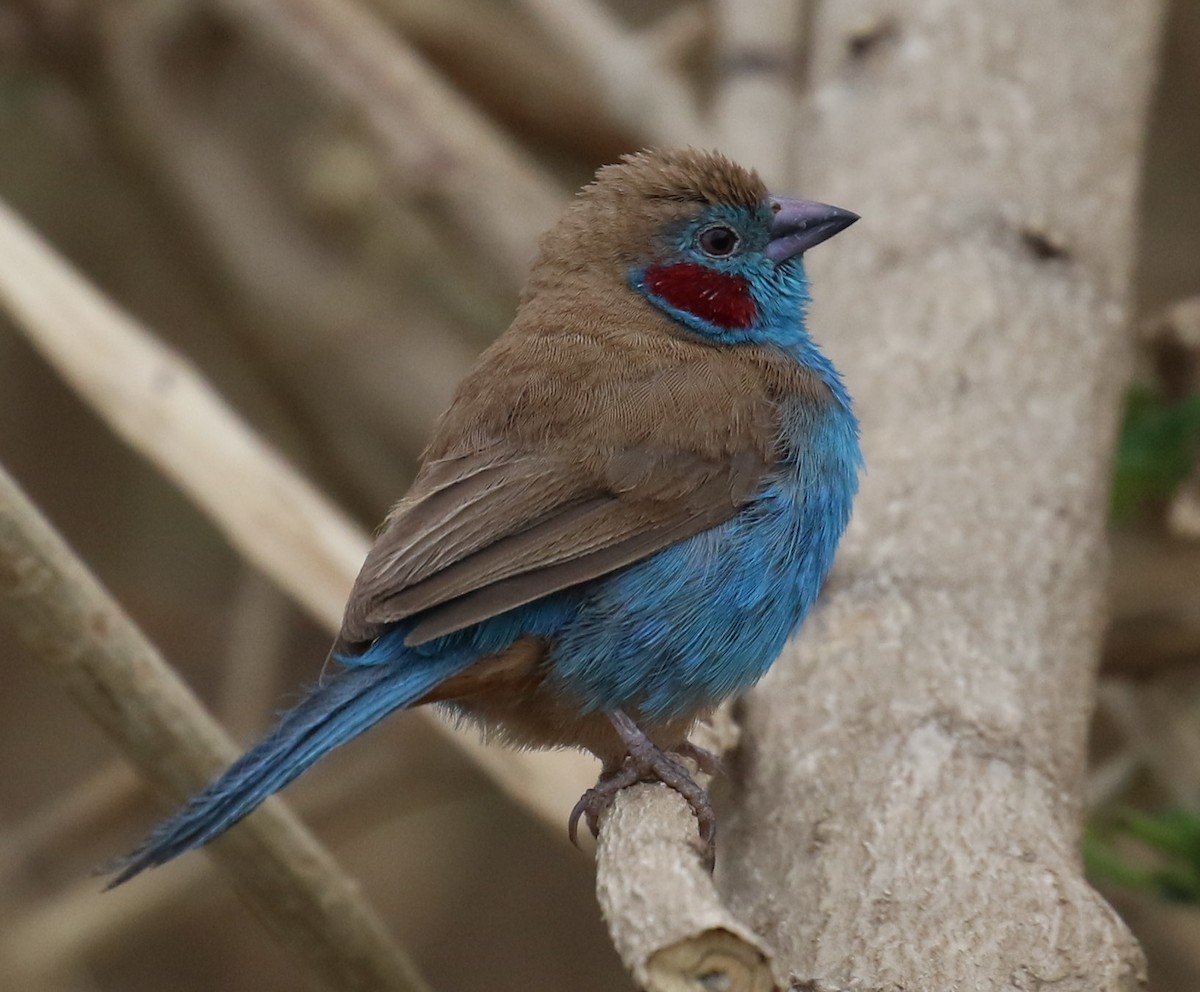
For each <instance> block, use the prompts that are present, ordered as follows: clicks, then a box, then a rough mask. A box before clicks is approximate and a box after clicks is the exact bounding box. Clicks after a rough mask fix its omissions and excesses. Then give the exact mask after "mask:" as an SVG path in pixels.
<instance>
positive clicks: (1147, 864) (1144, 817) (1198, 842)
mask: <svg viewBox="0 0 1200 992" xmlns="http://www.w3.org/2000/svg"><path fill="white" fill-rule="evenodd" d="M1083 857H1084V863H1085V865H1086V866H1087V871H1088V874H1089V875H1090V876H1091V877H1092V879H1093V880H1094V881H1096V882H1100V883H1108V884H1111V885H1117V886H1121V887H1123V888H1131V889H1140V890H1142V891H1146V892H1150V893H1152V894H1154V895H1155V896H1157V897H1158V898H1160V899H1164V900H1166V901H1168V902H1175V903H1186V904H1190V905H1195V906H1200V814H1198V813H1196V812H1194V811H1191V810H1183V809H1167V810H1162V811H1159V812H1156V813H1143V812H1140V811H1138V810H1133V809H1123V810H1120V811H1118V812H1116V813H1114V814H1110V815H1108V816H1106V817H1102V818H1098V819H1097V820H1096V821H1094V822H1093V823H1092V824H1091V825H1090V826H1089V827H1088V829H1087V831H1086V833H1085V835H1084V842H1083Z"/></svg>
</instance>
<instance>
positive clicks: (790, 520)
mask: <svg viewBox="0 0 1200 992" xmlns="http://www.w3.org/2000/svg"><path fill="white" fill-rule="evenodd" d="M789 420H790V423H788V424H787V426H786V428H785V437H784V438H783V442H784V446H785V449H788V454H787V457H786V459H785V460H784V462H783V463H782V464H781V466H780V468H779V469H778V471H777V472H776V474H774V475H773V476H772V477H771V478H770V479H769V480H768V482H767V483H766V484H765V485H764V487H763V489H762V490H761V492H760V494H759V495H758V497H757V498H756V499H755V500H754V501H753V502H751V503H750V504H748V505H747V506H746V507H744V508H743V509H742V510H741V511H740V512H739V513H738V514H737V515H736V516H734V517H733V518H732V519H730V520H728V521H727V522H726V523H724V524H722V525H720V526H718V527H714V528H713V529H711V530H709V531H706V532H704V533H702V534H699V535H697V536H695V537H693V538H690V539H689V540H686V541H682V542H680V543H679V544H676V545H673V546H672V547H670V548H667V549H666V550H664V551H661V552H659V553H658V554H656V555H654V556H653V557H651V558H648V559H647V560H645V561H643V562H639V563H638V564H636V565H632V566H630V567H628V568H626V569H624V570H622V571H620V572H618V573H615V574H613V575H611V576H608V577H606V578H605V579H603V580H600V581H597V582H596V583H594V584H592V585H591V586H590V587H587V588H586V589H585V590H582V593H583V595H582V599H581V601H579V603H578V608H577V611H575V612H574V615H573V616H572V617H571V618H570V619H569V620H567V621H566V622H565V623H564V624H563V626H562V627H560V628H559V630H558V632H557V637H556V638H555V646H554V648H553V651H552V654H551V657H550V666H549V668H550V676H549V677H550V679H551V680H552V682H553V683H554V684H555V685H556V686H557V688H559V689H560V690H561V691H562V692H563V693H564V694H566V695H567V696H569V697H573V698H575V699H577V700H578V701H579V702H580V705H581V706H582V708H583V709H584V711H585V712H591V711H596V710H606V709H612V708H614V707H621V708H623V709H626V710H627V711H629V712H631V713H632V714H636V715H638V716H640V717H641V718H643V719H649V720H654V719H663V718H670V717H678V716H684V715H686V714H688V713H690V712H693V711H695V710H697V709H701V708H706V707H710V706H712V705H715V704H716V703H717V702H719V701H720V700H722V699H724V698H726V697H727V696H729V695H732V694H734V693H737V692H740V691H742V690H744V689H746V688H748V687H749V686H751V685H753V684H754V683H755V682H756V681H758V679H759V678H761V677H762V675H763V674H764V673H765V672H766V670H767V669H768V668H769V667H770V665H771V663H772V662H773V661H774V660H775V658H776V657H777V656H778V654H779V652H780V651H781V650H782V648H783V645H784V643H785V641H786V640H787V638H788V637H789V636H790V635H791V634H792V633H793V632H794V631H795V630H796V628H797V627H798V626H799V625H800V623H801V621H802V620H803V619H804V616H805V614H806V613H807V612H808V609H809V607H810V606H811V605H812V603H813V601H814V600H815V599H816V597H817V593H818V592H819V591H820V587H821V583H822V582H823V580H824V578H825V574H826V573H827V572H828V570H829V567H830V565H831V564H832V562H833V556H834V552H835V550H836V547H837V543H838V540H839V538H840V537H841V535H842V531H843V530H844V529H845V526H846V523H847V521H848V519H849V516H850V505H851V500H852V499H853V496H854V492H855V490H856V489H857V479H858V472H859V468H860V464H861V459H860V455H859V449H858V434H857V424H856V422H855V420H854V417H853V415H852V414H851V413H850V411H849V409H848V407H847V406H844V405H843V404H842V403H840V402H836V401H835V402H832V403H830V404H828V405H822V406H821V407H820V408H818V409H814V408H813V407H812V406H811V405H808V406H799V405H797V407H796V409H795V410H794V411H792V413H791V415H790V417H789Z"/></svg>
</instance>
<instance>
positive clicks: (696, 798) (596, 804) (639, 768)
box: [567, 710, 720, 867]
mask: <svg viewBox="0 0 1200 992" xmlns="http://www.w3.org/2000/svg"><path fill="white" fill-rule="evenodd" d="M609 718H610V719H611V720H612V722H613V726H615V727H616V729H617V733H619V734H620V735H621V739H622V740H623V741H624V742H625V746H626V749H627V751H626V755H625V759H624V761H622V762H621V763H620V764H614V765H611V766H606V767H605V768H604V769H603V770H602V771H601V773H600V779H599V781H597V782H596V784H595V785H594V786H593V787H592V788H590V789H588V790H587V792H585V793H584V794H583V795H582V796H581V797H580V798H579V802H577V803H576V804H575V808H574V809H573V810H571V816H570V819H569V820H568V821H567V834H568V836H569V837H570V838H571V842H572V843H573V844H575V845H576V846H578V839H577V838H578V830H579V819H580V817H584V818H585V819H586V820H587V825H588V829H589V830H591V832H592V836H593V837H597V836H599V833H600V814H602V813H603V812H605V811H606V810H607V809H608V808H609V807H610V806H611V805H612V803H613V800H614V799H615V798H616V795H617V793H618V792H620V791H621V790H622V789H624V788H626V787H628V786H630V785H633V784H634V783H635V782H661V783H662V784H663V785H666V786H668V787H669V788H672V789H674V790H675V791H676V792H677V793H679V795H680V796H682V797H683V799H684V801H685V802H687V804H688V805H689V806H690V807H691V809H692V812H693V813H694V814H695V815H696V823H697V825H698V828H699V838H698V841H699V843H698V845H697V846H698V848H699V851H700V854H701V856H702V857H703V858H704V859H705V861H706V862H707V863H708V864H709V866H710V867H711V866H712V863H713V854H714V849H715V844H714V841H715V838H716V833H717V818H716V814H714V813H713V808H712V804H711V803H710V802H709V799H708V793H706V792H705V791H704V790H703V789H702V788H700V786H699V785H697V784H696V782H695V780H694V779H693V778H692V777H691V775H689V774H688V772H687V769H686V768H684V767H683V765H681V764H680V763H679V762H678V761H677V760H676V759H675V758H673V757H672V756H671V754H670V753H668V752H666V751H664V750H662V749H661V748H660V747H658V746H657V745H656V744H655V743H654V742H653V741H651V740H650V738H649V737H647V736H646V735H645V734H644V733H642V731H641V730H640V729H639V728H638V726H637V725H636V724H635V723H634V722H633V721H632V720H631V719H629V717H627V716H626V715H625V714H624V713H622V712H621V711H620V710H617V711H614V712H613V713H611V714H610V715H609ZM675 753H677V754H679V755H681V756H683V757H687V758H691V759H692V760H693V761H695V762H696V764H698V765H699V766H700V767H701V768H702V769H704V770H705V771H707V772H710V773H711V772H712V771H715V770H717V769H719V768H720V761H719V759H717V757H716V755H714V754H712V753H711V752H709V751H705V750H704V749H703V748H698V747H695V745H692V744H687V743H685V744H684V745H683V746H682V747H680V748H677V749H676V750H675Z"/></svg>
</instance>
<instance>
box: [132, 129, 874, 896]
mask: <svg viewBox="0 0 1200 992" xmlns="http://www.w3.org/2000/svg"><path fill="white" fill-rule="evenodd" d="M858 219H859V218H858V216H857V215H856V214H854V213H852V212H850V211H848V210H844V209H841V208H838V207H833V206H830V205H828V204H824V203H817V202H814V201H808V200H799V199H792V198H789V197H785V196H777V195H774V194H772V193H770V192H768V190H767V188H766V187H765V185H764V183H763V181H762V180H761V178H760V177H759V175H758V174H757V173H756V172H755V171H754V170H752V169H747V168H744V167H742V166H740V165H738V164H737V163H735V162H733V161H732V160H730V159H729V158H727V157H725V156H724V155H722V154H720V153H718V152H711V151H702V150H698V149H691V148H689V149H666V150H664V149H648V150H644V151H641V152H637V153H633V154H629V155H626V156H624V157H622V158H621V159H620V160H619V161H618V162H617V163H615V164H612V165H606V166H604V167H602V168H600V169H599V170H598V171H597V172H596V174H595V178H594V180H593V181H592V182H590V183H589V184H588V185H586V186H584V187H583V189H582V190H581V191H580V192H579V194H578V195H577V196H576V197H575V199H574V200H573V201H572V202H571V203H570V204H569V206H568V207H567V208H566V210H565V211H564V213H563V214H562V216H561V218H560V219H559V220H558V222H557V224H556V225H555V226H554V227H552V228H551V229H550V230H549V231H548V232H547V233H546V234H545V235H544V236H543V238H542V240H541V242H540V245H539V248H538V252H537V256H536V259H535V261H534V263H533V265H532V268H531V270H530V273H529V277H528V280H527V282H526V284H525V287H524V289H523V290H522V292H521V295H520V297H519V301H518V306H517V312H516V315H515V317H514V319H513V321H512V323H511V325H510V326H509V327H508V328H507V330H505V331H504V333H502V334H501V335H500V336H499V337H498V338H497V339H496V340H495V341H494V342H493V343H492V344H491V346H490V347H488V348H487V349H486V351H485V352H484V353H483V354H482V356H481V358H480V359H479V361H478V363H477V364H476V365H475V366H474V368H473V370H472V371H470V372H469V373H468V374H467V376H466V377H465V379H464V380H463V381H462V382H461V383H460V385H459V386H458V388H457V391H456V392H455V394H454V397H453V400H452V402H451V404H450V406H449V408H448V409H447V410H446V411H445V413H443V414H442V416H441V418H440V419H439V420H438V421H437V424H436V426H435V428H434V430H433V434H432V438H431V440H430V441H429V444H428V446H427V447H426V448H425V450H424V452H423V454H422V455H421V460H420V467H419V471H418V473H417V475H416V477H415V480H414V482H413V484H412V486H411V488H410V489H409V491H408V492H407V493H406V494H405V495H404V496H403V498H401V499H400V500H399V502H398V503H396V504H395V506H394V507H393V508H392V510H391V511H390V512H389V514H388V515H387V517H386V519H385V521H384V522H383V524H382V525H381V527H380V529H379V530H378V532H377V534H376V537H375V541H374V544H373V546H372V547H371V549H370V551H369V553H368V555H367V557H366V560H365V562H364V564H363V566H362V570H361V572H360V573H359V575H358V578H357V580H356V581H355V583H354V586H353V588H352V590H351V593H350V595H349V599H348V601H347V603H346V607H345V614H344V618H343V622H342V626H341V630H340V632H339V634H338V636H337V639H336V641H335V643H334V645H333V648H332V649H331V652H330V659H329V661H330V665H329V667H330V668H332V669H333V671H332V674H330V675H328V676H323V677H322V678H321V679H320V680H319V681H318V682H317V683H316V684H315V685H314V686H313V687H312V688H311V689H310V690H308V692H307V694H305V695H304V696H303V697H302V699H301V701H300V702H299V703H298V704H297V705H296V706H294V707H293V708H292V709H290V710H288V711H287V712H285V713H283V714H282V716H281V717H280V718H279V720H278V722H277V723H276V725H275V726H274V728H273V729H272V730H270V731H269V732H268V733H267V735H266V736H265V737H263V738H262V740H260V741H259V742H258V743H257V744H255V745H253V746H252V747H251V748H250V749H249V750H248V751H247V752H246V753H245V754H244V755H243V756H242V757H241V758H240V759H238V760H237V761H236V762H235V763H234V764H233V765H231V766H230V767H229V768H228V770H226V771H225V772H224V773H223V774H222V775H220V776H219V777H218V778H216V779H215V780H214V781H213V782H212V783H210V784H209V785H208V786H207V787H206V788H204V789H203V790H202V791H200V792H199V793H197V794H196V795H194V796H193V797H192V798H191V799H190V800H189V801H188V802H187V803H186V804H185V805H184V806H182V807H181V808H180V809H179V810H178V811H177V812H176V813H174V814H173V815H171V816H169V817H168V818H167V819H165V820H164V821H162V822H161V823H160V824H159V825H158V826H157V827H155V828H154V829H153V830H152V831H151V832H150V833H149V834H148V836H147V837H146V838H145V840H144V841H143V842H142V843H141V845H140V846H138V847H137V848H136V849H135V850H134V851H133V852H132V853H131V854H129V855H128V856H126V857H125V858H123V859H121V860H119V861H118V862H116V863H115V864H114V865H112V866H110V871H111V874H112V877H111V881H110V883H109V887H112V886H115V885H119V884H121V883H123V882H125V881H128V880H129V879H130V878H132V877H133V876H135V875H137V874H138V873H139V872H141V871H143V870H144V869H146V868H149V867H151V866H156V865H161V864H163V863H165V862H167V861H169V860H171V859H173V858H175V857H176V856H178V855H180V854H182V853H183V852H185V851H187V850H189V849H192V848H195V847H199V846H201V845H203V844H205V843H207V842H209V841H211V840H212V839H213V838H215V837H217V836H218V835H219V834H221V833H223V832H224V831H225V830H227V829H229V828H230V827H231V826H233V825H234V824H235V823H237V822H238V821H239V820H240V819H242V818H243V817H244V816H246V815H247V814H249V813H250V812H251V811H252V810H254V809H255V807H257V806H258V805H259V804H260V803H261V802H263V801H264V800H265V799H266V798H267V797H268V796H269V795H271V794H272V793H274V792H276V791H278V790H279V789H281V788H283V787H284V786H285V785H287V784H288V783H289V782H291V781H292V780H293V779H295V778H296V777H297V776H298V775H300V774H301V773H302V772H303V771H305V770H306V769H307V768H309V767H310V766H311V765H312V764H313V763H315V762H316V761H317V760H318V759H320V758H321V757H323V756H324V755H325V754H327V753H328V752H330V751H331V750H332V749H334V748H336V747H338V746H339V745H341V744H344V743H346V742H347V741H349V740H351V739H352V738H354V737H357V736H358V735H359V734H361V733H363V732H364V731H366V730H367V729H368V728H370V727H371V726H373V725H374V724H376V723H378V722H379V721H380V720H382V719H383V718H384V717H386V716H388V715H389V714H391V713H393V712H395V711H398V710H403V709H408V708H411V707H415V706H419V705H426V704H438V705H440V706H442V707H444V708H446V709H448V710H450V711H451V712H452V713H454V714H455V715H456V716H458V717H460V718H464V719H466V720H469V721H474V722H477V723H478V724H480V725H481V726H482V727H483V728H484V730H485V732H486V733H488V734H489V735H490V736H492V737H495V738H498V739H499V740H500V741H502V742H506V743H509V744H512V745H516V746H520V747H532V748H561V747H574V748H581V749H583V750H585V751H590V752H591V753H592V754H594V755H595V756H596V757H597V758H599V760H600V763H601V771H600V774H599V778H598V780H597V783H596V785H595V786H594V787H592V788H591V789H589V790H587V791H586V792H585V793H584V794H583V796H582V797H581V798H580V801H579V803H578V804H577V805H576V806H575V808H574V809H573V810H572V811H571V812H570V816H569V818H568V831H569V833H570V836H571V839H572V840H575V839H576V831H577V826H578V822H579V819H580V818H581V817H584V818H586V822H587V824H588V826H589V827H590V829H591V831H592V832H593V834H598V831H599V830H600V829H601V827H602V822H601V820H602V815H603V813H604V811H605V810H606V809H607V808H608V806H609V805H610V804H611V802H612V801H613V799H614V797H615V796H616V794H617V793H618V792H619V791H620V790H621V789H623V788H625V787H626V786H629V785H631V784H633V783H635V782H640V781H647V782H661V783H663V784H665V785H667V786H668V787H670V788H672V789H674V790H675V791H676V792H678V793H679V794H680V795H681V796H682V797H683V798H684V800H686V802H687V803H688V805H689V806H690V807H691V809H692V811H693V813H694V814H695V817H696V821H697V831H698V833H697V839H698V841H699V845H698V846H699V847H701V849H702V850H704V851H706V852H707V853H708V856H709V857H710V859H711V856H712V851H713V846H714V838H715V829H716V818H715V815H714V813H713V810H712V806H711V804H710V802H709V800H708V797H707V794H706V792H705V790H704V789H703V788H702V787H701V786H699V785H698V784H697V782H696V781H695V778H694V777H693V774H692V773H691V772H690V771H689V770H688V766H687V765H686V764H685V763H684V760H683V759H692V760H694V761H695V762H696V763H697V764H698V765H699V766H700V767H701V768H702V769H704V770H710V771H711V770H714V769H715V768H716V767H717V766H718V764H719V762H718V761H717V759H716V758H715V756H713V755H712V754H710V753H708V752H707V751H704V750H703V749H701V748H699V747H697V746H695V745H694V744H692V743H691V742H690V741H689V734H690V732H691V730H692V729H693V727H694V726H695V724H696V723H697V721H699V720H701V719H702V718H705V717H706V716H708V715H709V714H711V712H712V711H713V710H714V708H715V707H716V706H717V705H718V704H719V703H721V702H722V701H723V700H725V699H727V698H729V697H731V696H734V695H737V694H739V693H742V692H744V691H746V690H747V689H749V688H750V687H751V686H753V685H754V684H755V683H756V682H757V681H758V680H759V679H760V678H761V677H762V676H763V675H764V674H765V673H766V671H767V670H768V668H769V667H770V666H771V664H772V663H773V662H774V661H775V659H776V658H777V657H778V656H779V654H780V653H781V651H782V649H783V646H784V643H785V642H786V641H787V639H788V638H789V637H790V636H791V635H792V634H794V633H795V632H796V631H797V629H798V628H799V627H800V625H801V622H802V621H803V619H804V617H805V615H806V614H807V613H808V611H809V608H810V607H811V606H812V604H813V602H814V600H815V599H816V598H817V595H818V592H819V590H820V588H821V585H822V583H823V581H824V578H825V576H826V573H827V572H828V571H829V569H830V567H831V565H832V562H833V558H834V553H835V550H836V548H837V545H838V542H839V539H840V537H841V535H842V533H843V531H844V530H845V528H846V526H847V523H848V520H849V517H850V513H851V507H852V502H853V499H854V496H855V493H856V491H857V488H858V480H859V475H860V472H861V470H862V468H863V461H862V455H861V451H860V446H859V428H858V421H857V420H856V417H855V414H854V410H853V404H852V401H851V397H850V394H849V392H848V390H847V387H846V385H845V383H844V381H843V379H842V377H841V375H840V374H839V372H838V370H837V369H836V368H835V366H834V365H833V363H832V362H831V361H830V360H829V359H828V358H827V357H826V355H825V353H824V352H823V351H822V350H821V349H820V348H819V347H818V346H817V344H816V342H815V341H814V340H813V338H812V337H811V336H810V335H809V332H808V328H807V326H806V308H807V305H808V302H809V290H808V280H807V276H806V274H805V269H804V261H803V256H804V253H805V252H806V251H807V250H809V249H811V248H813V247H815V246H816V245H818V244H821V243H822V242H824V241H826V240H827V239H829V238H830V237H832V236H833V235H835V234H837V233H838V232H839V231H841V230H843V229H844V228H846V227H848V226H849V225H850V224H852V223H854V222H855V221H856V220H858Z"/></svg>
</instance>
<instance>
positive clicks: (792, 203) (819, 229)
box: [767, 196, 858, 265]
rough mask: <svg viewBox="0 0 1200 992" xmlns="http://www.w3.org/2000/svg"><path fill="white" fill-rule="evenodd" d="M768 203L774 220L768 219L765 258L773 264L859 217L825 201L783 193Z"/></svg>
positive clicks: (814, 243) (809, 246)
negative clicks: (769, 231) (788, 195)
mask: <svg viewBox="0 0 1200 992" xmlns="http://www.w3.org/2000/svg"><path fill="white" fill-rule="evenodd" d="M768 202H769V203H770V205H771V210H772V211H773V212H774V214H775V219H774V220H772V221H771V240H770V242H769V243H768V244H767V257H768V258H769V259H770V260H771V261H772V262H774V263H775V264H776V265H779V264H780V263H781V262H785V261H787V260H788V259H789V258H793V257H794V256H796V255H802V254H804V252H806V251H808V249H809V248H813V247H815V246H816V245H819V244H820V243H821V242H822V241H827V240H829V239H830V238H832V237H833V236H834V235H835V234H837V233H838V231H841V230H844V229H845V228H847V227H849V226H850V225H851V224H853V223H854V222H855V221H856V220H858V214H852V213H851V212H850V211H849V210H843V209H842V208H841V207H831V206H830V205H829V204H828V203H816V202H814V201H812V200H791V199H788V198H787V197H786V196H772V197H771V198H770V199H769V201H768Z"/></svg>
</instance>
